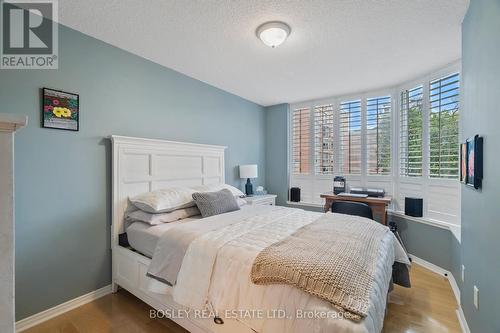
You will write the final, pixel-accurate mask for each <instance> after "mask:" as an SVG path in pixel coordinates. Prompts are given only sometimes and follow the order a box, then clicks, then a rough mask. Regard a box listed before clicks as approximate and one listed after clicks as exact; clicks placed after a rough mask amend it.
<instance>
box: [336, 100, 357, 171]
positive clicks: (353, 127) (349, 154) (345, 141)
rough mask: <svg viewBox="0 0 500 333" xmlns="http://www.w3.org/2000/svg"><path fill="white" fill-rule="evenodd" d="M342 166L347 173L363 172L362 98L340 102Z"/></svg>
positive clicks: (342, 169)
mask: <svg viewBox="0 0 500 333" xmlns="http://www.w3.org/2000/svg"><path fill="white" fill-rule="evenodd" d="M339 127H340V161H339V162H340V166H341V172H342V173H343V174H345V175H348V174H350V175H359V174H361V100H355V101H346V102H341V103H340V120H339Z"/></svg>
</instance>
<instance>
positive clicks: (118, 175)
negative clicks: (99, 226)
mask: <svg viewBox="0 0 500 333" xmlns="http://www.w3.org/2000/svg"><path fill="white" fill-rule="evenodd" d="M111 141H112V145H113V153H112V154H113V185H112V186H113V210H112V223H113V225H112V227H111V230H112V236H111V237H112V244H111V245H112V246H116V245H117V244H118V235H119V234H120V233H122V232H124V230H123V215H124V212H125V209H126V208H127V200H128V198H129V197H131V196H134V195H137V194H140V193H144V192H149V191H154V190H156V189H161V188H165V187H170V186H192V185H208V184H221V183H224V182H225V177H224V150H225V149H226V147H224V146H212V145H204V144H197V143H187V142H175V141H166V140H155V139H145V138H133V137H125V136H116V135H113V136H111Z"/></svg>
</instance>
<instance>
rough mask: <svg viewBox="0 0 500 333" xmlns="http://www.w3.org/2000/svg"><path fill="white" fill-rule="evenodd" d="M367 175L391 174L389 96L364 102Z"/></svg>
mask: <svg viewBox="0 0 500 333" xmlns="http://www.w3.org/2000/svg"><path fill="white" fill-rule="evenodd" d="M366 149H367V154H368V174H371V175H390V174H391V96H383V97H375V98H369V99H368V100H367V101H366Z"/></svg>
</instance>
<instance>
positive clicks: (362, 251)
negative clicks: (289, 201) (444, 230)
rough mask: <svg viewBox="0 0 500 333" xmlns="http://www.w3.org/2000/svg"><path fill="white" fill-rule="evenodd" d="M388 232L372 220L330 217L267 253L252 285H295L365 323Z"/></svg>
mask: <svg viewBox="0 0 500 333" xmlns="http://www.w3.org/2000/svg"><path fill="white" fill-rule="evenodd" d="M388 232H390V231H389V229H388V228H387V227H385V226H383V225H381V224H379V223H376V222H374V221H372V220H368V219H364V218H359V217H355V216H349V215H342V214H331V213H327V214H325V215H324V216H322V217H321V218H319V219H318V220H316V221H314V222H312V223H310V224H308V225H306V226H304V227H302V228H300V229H299V230H297V231H296V232H295V233H293V234H292V235H290V236H289V237H287V238H285V239H283V240H282V241H279V242H277V243H274V244H272V245H271V246H269V247H267V248H265V249H264V250H262V252H260V253H259V255H258V256H257V258H256V259H255V261H254V263H253V267H252V273H251V278H252V282H254V283H255V284H261V285H266V284H289V285H292V286H295V287H297V288H300V289H302V290H304V291H305V292H307V293H309V294H312V295H315V296H318V297H320V298H322V299H324V300H327V301H329V302H330V303H332V305H334V306H335V308H336V309H337V310H338V311H339V312H341V313H342V314H343V315H344V317H345V318H348V319H351V320H353V321H360V320H361V319H363V318H364V317H366V316H367V314H368V308H369V305H370V292H371V290H372V285H373V281H374V273H375V265H376V259H377V256H378V255H379V254H378V253H379V246H380V244H381V241H382V239H383V237H384V235H386V233H388Z"/></svg>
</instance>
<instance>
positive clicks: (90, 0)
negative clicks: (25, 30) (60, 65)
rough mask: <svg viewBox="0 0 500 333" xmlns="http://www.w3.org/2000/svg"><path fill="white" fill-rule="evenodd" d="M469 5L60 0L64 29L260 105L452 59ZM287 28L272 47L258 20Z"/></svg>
mask: <svg viewBox="0 0 500 333" xmlns="http://www.w3.org/2000/svg"><path fill="white" fill-rule="evenodd" d="M468 2H469V1H468V0H391V1H389V0H377V1H375V0H292V1H284V0H282V1H278V0H276V1H264V0H149V1H138V0H107V1H103V0H86V1H82V0H60V1H59V21H60V22H61V23H63V24H64V25H67V26H69V27H71V28H74V29H76V30H79V31H81V32H83V33H85V34H88V35H91V36H93V37H96V38H98V39H100V40H103V41H105V42H107V43H110V44H112V45H115V46H118V47H120V48H123V49H125V50H128V51H130V52H132V53H135V54H137V55H139V56H141V57H144V58H146V59H149V60H152V61H154V62H156V63H159V64H161V65H164V66H166V67H169V68H172V69H174V70H177V71H179V72H181V73H184V74H186V75H188V76H191V77H193V78H196V79H198V80H201V81H203V82H206V83H209V84H211V85H214V86H216V87H218V88H221V89H224V90H226V91H229V92H231V93H234V94H236V95H239V96H241V97H244V98H246V99H249V100H251V101H254V102H256V103H259V104H261V105H273V104H278V103H283V102H288V103H292V102H297V101H303V100H308V99H314V98H321V97H326V96H332V95H343V94H349V93H353V92H361V91H367V90H371V89H376V88H381V87H386V86H392V85H395V84H397V83H400V82H403V81H406V80H409V79H413V78H416V77H417V76H419V75H422V74H424V73H427V72H429V71H431V70H434V69H437V68H439V67H441V66H444V65H446V64H448V63H450V62H453V61H455V60H457V59H459V58H460V57H461V29H460V25H461V22H462V19H463V17H464V15H465V11H466V9H467V6H468ZM270 20H282V21H284V22H286V23H288V24H289V25H290V27H291V28H292V33H291V35H290V37H289V38H288V40H287V41H286V42H285V43H284V44H283V45H281V46H280V47H278V48H276V49H271V48H269V47H267V46H265V45H264V44H262V43H261V42H260V41H259V40H258V39H257V38H256V36H255V29H256V28H257V27H258V26H259V25H260V24H261V23H263V22H266V21H270Z"/></svg>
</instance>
